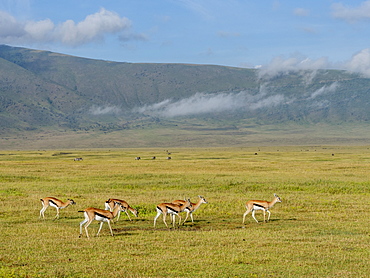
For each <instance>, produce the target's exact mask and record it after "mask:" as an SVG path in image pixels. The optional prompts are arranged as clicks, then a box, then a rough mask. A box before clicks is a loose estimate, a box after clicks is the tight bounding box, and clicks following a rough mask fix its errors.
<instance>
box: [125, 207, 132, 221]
mask: <svg viewBox="0 0 370 278" xmlns="http://www.w3.org/2000/svg"><path fill="white" fill-rule="evenodd" d="M125 212H126V214H127V217H128V219H129V220H130V221H132V220H131V217H130V215H129V214H128V212H127V210H125Z"/></svg>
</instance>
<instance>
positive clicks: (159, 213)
mask: <svg viewBox="0 0 370 278" xmlns="http://www.w3.org/2000/svg"><path fill="white" fill-rule="evenodd" d="M161 214H162V213H161V212H159V211H158V212H157V215H156V216H155V217H154V228H155V224H156V222H157V219H158V217H159V216H160V215H161Z"/></svg>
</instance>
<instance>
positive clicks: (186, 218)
mask: <svg viewBox="0 0 370 278" xmlns="http://www.w3.org/2000/svg"><path fill="white" fill-rule="evenodd" d="M188 217H189V212H188V211H187V212H186V217H185V220H184V222H183V223H182V225H184V224H185V222H186V220H188ZM191 219H192V220H193V216H191Z"/></svg>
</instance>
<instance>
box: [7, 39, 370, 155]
mask: <svg viewBox="0 0 370 278" xmlns="http://www.w3.org/2000/svg"><path fill="white" fill-rule="evenodd" d="M257 73H258V72H257V70H254V69H244V68H232V67H223V66H214V65H186V64H144V63H143V64H138V63H137V64H135V63H118V62H111V61H101V60H92V59H84V58H79V57H73V56H68V55H62V54H57V53H52V52H48V51H39V50H32V49H26V48H17V47H10V46H6V45H1V46H0V130H1V134H2V140H1V143H0V147H1V148H58V147H61V148H68V147H71V148H73V147H87V148H91V147H159V146H160V147H162V146H229V145H238V146H239V145H245V144H256V145H259V144H262V145H263V144H269V145H271V144H309V145H310V144H338V143H356V144H366V140H367V138H368V134H367V126H368V121H369V119H370V110H369V109H368V107H369V102H370V94H369V88H370V79H368V78H363V77H361V76H359V75H357V74H351V73H348V72H344V71H336V70H320V71H317V72H312V71H301V72H291V73H289V74H280V75H278V76H275V77H274V78H269V79H265V78H259V77H258V74H257ZM25 143H26V144H25Z"/></svg>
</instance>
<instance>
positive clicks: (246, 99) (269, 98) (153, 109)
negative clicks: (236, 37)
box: [132, 82, 339, 118]
mask: <svg viewBox="0 0 370 278" xmlns="http://www.w3.org/2000/svg"><path fill="white" fill-rule="evenodd" d="M338 87H339V84H338V83H337V82H334V83H332V84H331V85H329V86H323V87H321V88H319V89H318V90H316V91H314V92H312V93H308V94H306V95H302V96H301V97H302V98H300V100H301V101H302V100H303V101H304V100H307V101H312V100H314V99H315V98H317V97H319V96H322V95H324V94H327V93H334V92H335V91H336V90H337V88H338ZM296 100H297V99H292V98H287V97H285V96H284V95H282V94H271V93H269V88H268V87H267V86H266V85H262V86H261V87H260V90H259V92H258V93H257V94H250V93H248V92H245V91H242V92H239V93H215V94H205V93H197V94H195V95H193V96H191V97H188V98H184V99H182V100H178V101H173V100H170V99H167V100H164V101H162V102H159V103H155V104H151V105H145V106H142V107H137V108H135V109H133V111H132V112H134V113H142V114H146V115H151V116H156V117H164V118H172V117H177V116H192V115H199V114H206V113H220V112H233V111H237V110H245V111H253V110H256V109H261V108H272V107H274V106H278V105H281V104H287V105H290V104H292V103H294V102H295V101H296Z"/></svg>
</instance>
